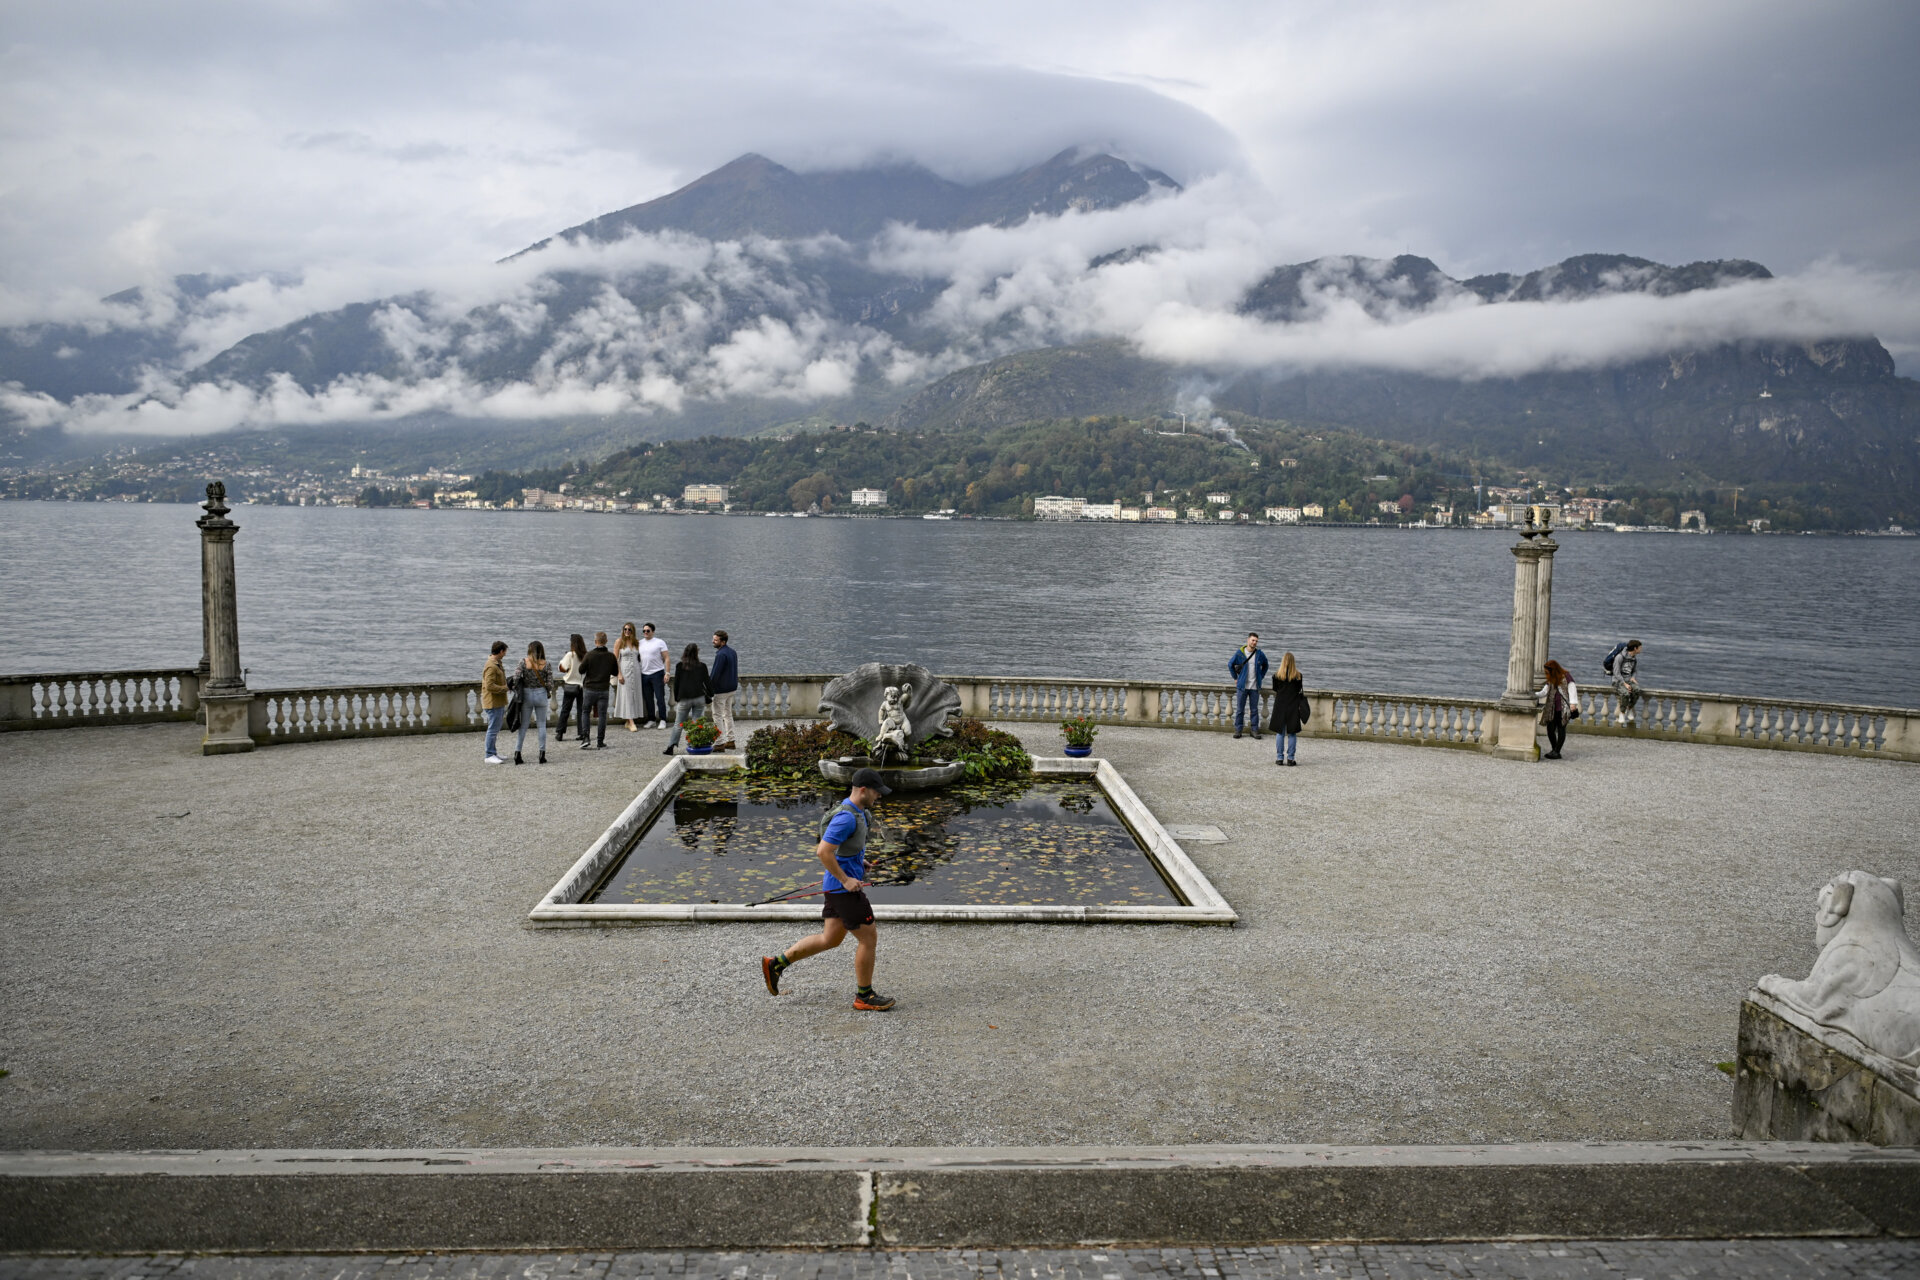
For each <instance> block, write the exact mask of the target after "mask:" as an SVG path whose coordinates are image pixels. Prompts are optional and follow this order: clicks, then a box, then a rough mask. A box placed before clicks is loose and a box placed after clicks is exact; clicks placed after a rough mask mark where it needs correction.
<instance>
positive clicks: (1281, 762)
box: [1274, 760, 1286, 764]
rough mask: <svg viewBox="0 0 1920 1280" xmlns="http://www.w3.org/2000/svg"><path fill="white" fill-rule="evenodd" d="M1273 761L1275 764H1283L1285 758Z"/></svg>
mask: <svg viewBox="0 0 1920 1280" xmlns="http://www.w3.org/2000/svg"><path fill="white" fill-rule="evenodd" d="M1274 763H1275V764H1285V763H1286V761H1285V760H1275V761H1274Z"/></svg>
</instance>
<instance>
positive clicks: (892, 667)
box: [820, 662, 966, 791]
mask: <svg viewBox="0 0 1920 1280" xmlns="http://www.w3.org/2000/svg"><path fill="white" fill-rule="evenodd" d="M820 709H821V710H822V711H824V712H826V713H827V714H828V715H829V717H831V719H832V721H833V727H834V728H836V729H844V730H845V731H847V732H848V733H851V734H854V735H856V736H857V737H860V738H863V739H865V740H866V741H867V743H869V744H870V748H869V749H870V751H871V753H872V754H871V755H867V756H842V757H840V758H839V759H837V760H822V761H821V762H820V772H821V774H822V775H823V776H825V777H826V778H828V779H830V780H832V781H834V782H838V783H841V784H843V785H844V784H847V783H850V782H851V781H852V780H853V774H854V770H856V769H862V768H873V769H877V770H879V771H880V776H881V777H882V778H884V779H886V783H887V785H888V786H889V787H892V788H894V789H896V790H904V791H924V790H926V789H927V788H929V787H943V786H946V785H947V784H948V783H950V782H954V781H957V780H958V779H959V778H960V777H961V776H963V775H964V774H965V773H966V766H964V765H961V764H957V763H955V762H953V761H948V760H930V761H920V760H916V759H915V758H914V754H913V752H914V748H915V747H918V746H920V745H921V744H922V743H924V742H926V741H927V740H929V739H931V738H935V737H951V736H952V735H953V730H952V729H951V728H949V727H948V725H947V721H948V720H949V719H951V718H952V717H954V716H956V715H958V714H959V713H960V694H959V693H958V692H957V691H956V690H955V689H954V687H953V686H952V685H950V684H948V683H947V682H946V681H944V680H942V679H940V677H938V676H936V675H934V674H933V673H932V672H931V671H928V670H927V669H926V668H925V667H923V666H919V665H918V664H916V663H911V662H909V663H885V662H869V663H865V664H864V665H862V666H859V667H856V668H854V669H853V670H852V671H849V672H848V673H847V674H846V675H843V676H841V677H839V678H838V679H836V680H834V681H832V682H831V683H830V684H828V685H827V687H826V691H825V692H824V693H822V694H821V695H820Z"/></svg>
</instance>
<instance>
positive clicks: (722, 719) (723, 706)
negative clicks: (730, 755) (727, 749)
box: [713, 689, 736, 742]
mask: <svg viewBox="0 0 1920 1280" xmlns="http://www.w3.org/2000/svg"><path fill="white" fill-rule="evenodd" d="M735 692H736V691H735V690H733V689H729V690H727V691H726V692H725V693H716V694H714V695H713V727H714V728H716V729H718V730H719V731H720V736H719V737H717V738H715V739H714V741H715V742H732V741H733V695H734V693H735Z"/></svg>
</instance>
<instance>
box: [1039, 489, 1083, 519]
mask: <svg viewBox="0 0 1920 1280" xmlns="http://www.w3.org/2000/svg"><path fill="white" fill-rule="evenodd" d="M1086 505H1087V500H1086V499H1085V498H1063V497H1061V496H1060V495H1059V494H1057V493H1050V494H1048V495H1047V496H1046V497H1044V498H1035V499H1034V500H1033V514H1034V515H1035V517H1037V518H1038V519H1041V520H1078V519H1079V518H1080V512H1081V511H1082V510H1083V509H1085V507H1086Z"/></svg>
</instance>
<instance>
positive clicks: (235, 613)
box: [197, 480, 253, 756]
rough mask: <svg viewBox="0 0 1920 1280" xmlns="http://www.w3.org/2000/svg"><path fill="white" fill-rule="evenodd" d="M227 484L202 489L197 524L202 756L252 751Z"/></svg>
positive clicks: (250, 696) (235, 527) (235, 529)
mask: <svg viewBox="0 0 1920 1280" xmlns="http://www.w3.org/2000/svg"><path fill="white" fill-rule="evenodd" d="M226 498H227V486H226V485H224V484H222V483H220V482H219V481H218V480H215V481H214V482H213V483H211V484H209V485H208V486H207V500H206V502H205V503H204V504H203V505H204V507H205V509H206V513H207V514H206V515H204V516H202V517H201V518H200V519H199V521H197V523H198V524H199V526H200V617H201V623H200V632H201V636H202V638H203V640H204V642H205V644H206V650H207V654H206V664H207V674H206V678H205V681H204V682H203V683H202V684H201V686H200V705H201V707H202V708H203V709H204V711H205V716H204V723H205V725H206V731H205V733H204V734H203V735H202V737H201V739H200V753H201V754H202V755H209V756H218V755H227V754H230V753H232V752H236V751H251V750H253V739H252V738H251V737H249V736H248V734H247V715H248V711H249V709H250V708H251V707H252V705H253V694H252V693H250V692H248V690H247V682H246V680H245V679H243V678H242V676H241V674H240V612H239V608H238V606H237V604H236V602H235V599H234V581H233V535H234V534H236V533H238V532H239V531H240V526H239V525H237V524H235V523H234V522H233V521H231V520H229V519H227V511H228V510H229V508H228V506H227V502H226Z"/></svg>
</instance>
